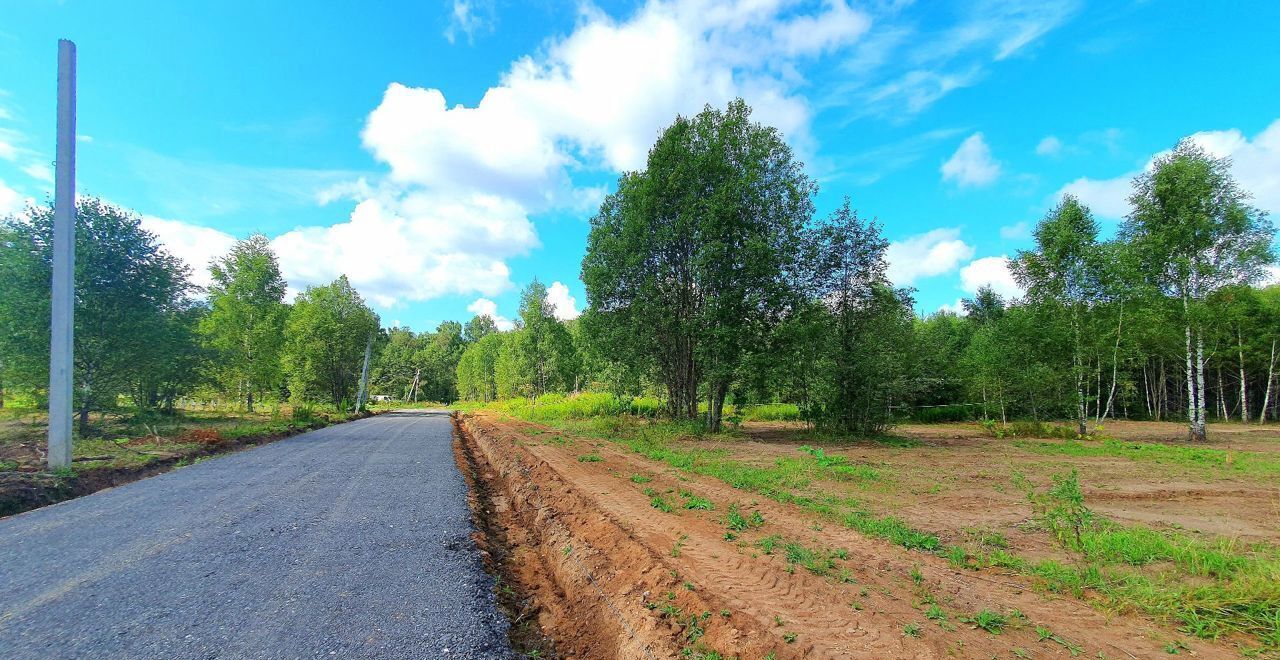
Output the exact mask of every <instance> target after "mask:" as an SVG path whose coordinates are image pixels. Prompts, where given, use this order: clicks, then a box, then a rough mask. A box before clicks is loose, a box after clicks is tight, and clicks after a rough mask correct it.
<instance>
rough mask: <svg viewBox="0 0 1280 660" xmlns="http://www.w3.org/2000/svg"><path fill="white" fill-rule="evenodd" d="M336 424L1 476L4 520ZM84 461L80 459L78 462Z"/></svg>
mask: <svg viewBox="0 0 1280 660" xmlns="http://www.w3.org/2000/svg"><path fill="white" fill-rule="evenodd" d="M372 414H377V413H364V414H361V415H360V416H358V417H352V418H351V419H349V420H343V421H353V420H355V419H363V418H364V417H368V416H370V415H372ZM335 423H342V422H330V421H317V422H313V423H311V424H307V425H304V426H293V427H290V428H289V429H288V430H285V431H281V432H279V433H269V434H260V435H249V436H244V437H240V438H236V439H235V440H220V439H218V436H217V434H216V433H212V434H209V435H210V436H211V440H209V441H203V440H202V441H201V442H200V443H199V444H198V445H197V446H194V447H192V448H190V449H185V450H183V451H180V452H166V453H165V455H164V456H163V457H158V458H155V459H154V460H151V461H149V462H148V463H147V464H145V465H138V466H127V467H115V466H101V467H85V468H79V469H77V470H76V471H75V473H74V474H71V475H59V474H54V473H50V472H29V471H7V472H0V518H3V517H5V516H11V515H15V514H19V513H22V512H24V511H30V510H32V509H38V508H40V507H43V506H48V505H50V504H57V503H58V502H62V501H65V500H69V499H73V498H76V497H82V496H84V495H89V494H91V493H96V492H98V491H100V490H103V489H104V488H114V487H116V486H122V485H124V484H127V483H129V482H132V481H137V480H139V479H145V478H147V477H153V476H155V475H157V474H162V473H164V472H168V471H169V470H172V469H174V468H175V467H179V466H181V465H186V464H187V463H190V462H191V461H193V460H198V459H201V458H206V457H209V456H216V455H218V454H226V453H229V452H234V451H240V450H242V449H247V448H250V447H257V446H259V445H264V444H267V443H270V442H275V441H276V440H283V439H285V438H289V437H292V436H295V435H298V434H300V433H306V432H308V431H314V430H316V429H320V428H324V427H326V426H331V425H333V424H335ZM195 433H200V432H199V431H196V432H195ZM82 460H83V459H77V462H79V461H82Z"/></svg>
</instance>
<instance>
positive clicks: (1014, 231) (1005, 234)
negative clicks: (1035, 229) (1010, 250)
mask: <svg viewBox="0 0 1280 660" xmlns="http://www.w3.org/2000/svg"><path fill="white" fill-rule="evenodd" d="M1000 238H1003V239H1004V240H1006V241H1022V240H1026V239H1028V238H1031V223H1029V222H1027V221H1026V220H1023V221H1022V222H1016V223H1014V224H1011V225H1005V226H1003V227H1001V228H1000Z"/></svg>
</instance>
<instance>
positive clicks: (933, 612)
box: [924, 603, 947, 621]
mask: <svg viewBox="0 0 1280 660" xmlns="http://www.w3.org/2000/svg"><path fill="white" fill-rule="evenodd" d="M924 618H926V619H928V620H930V621H946V620H947V613H946V612H944V611H943V610H942V608H941V607H939V606H938V604H937V603H934V604H932V605H930V606H929V609H927V610H925V611H924Z"/></svg>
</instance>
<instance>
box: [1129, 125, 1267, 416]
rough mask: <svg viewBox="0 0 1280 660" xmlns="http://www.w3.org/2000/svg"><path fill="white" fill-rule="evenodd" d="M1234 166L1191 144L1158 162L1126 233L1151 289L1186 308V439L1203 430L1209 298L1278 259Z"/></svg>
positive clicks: (1249, 280) (1252, 279)
mask: <svg viewBox="0 0 1280 660" xmlns="http://www.w3.org/2000/svg"><path fill="white" fill-rule="evenodd" d="M1230 168H1231V162H1230V160H1229V159H1226V158H1215V157H1213V156H1212V155H1211V154H1209V153H1208V152H1207V151H1205V150H1204V149H1202V148H1201V147H1199V146H1198V145H1197V144H1196V143H1195V142H1194V141H1192V140H1190V139H1186V140H1183V141H1181V142H1179V143H1178V145H1177V147H1175V148H1174V150H1173V151H1172V152H1170V153H1168V154H1166V155H1163V156H1161V157H1159V158H1157V159H1156V160H1155V162H1154V163H1153V164H1152V166H1151V167H1150V168H1149V169H1148V170H1147V171H1146V172H1144V173H1143V174H1141V175H1139V176H1138V178H1137V179H1136V180H1135V181H1134V192H1133V195H1132V196H1131V197H1130V198H1129V201H1130V204H1131V205H1132V207H1133V210H1132V212H1131V213H1130V214H1129V217H1128V219H1127V220H1126V221H1125V224H1124V227H1123V229H1122V234H1123V236H1124V237H1126V238H1127V239H1128V240H1130V241H1132V243H1133V244H1134V246H1135V248H1136V250H1137V251H1138V254H1139V255H1140V258H1141V260H1142V261H1141V263H1142V273H1143V275H1144V276H1145V278H1146V279H1147V281H1148V282H1150V283H1151V284H1152V285H1153V286H1155V287H1157V288H1158V289H1159V290H1161V291H1163V292H1164V293H1165V294H1166V295H1168V296H1170V297H1172V298H1174V299H1176V300H1178V301H1179V303H1180V304H1181V306H1182V317H1183V318H1182V323H1183V329H1184V336H1185V364H1186V384H1187V392H1188V406H1187V412H1188V436H1189V437H1190V439H1191V440H1200V441H1203V440H1205V439H1206V438H1207V433H1206V429H1205V408H1206V405H1205V399H1206V391H1205V382H1204V372H1205V350H1204V344H1205V327H1204V326H1205V322H1206V320H1205V301H1206V300H1207V299H1208V298H1209V296H1211V295H1213V293H1214V292H1216V291H1218V290H1219V289H1222V288H1223V287H1226V286H1229V285H1232V284H1253V283H1256V282H1258V281H1259V280H1260V279H1261V278H1262V277H1263V274H1264V269H1265V267H1266V266H1267V265H1269V264H1271V263H1273V262H1274V260H1275V257H1274V255H1273V253H1272V250H1271V241H1272V236H1273V235H1274V229H1273V227H1272V225H1271V223H1270V221H1268V220H1267V218H1266V215H1265V214H1263V213H1262V212H1261V211H1259V210H1257V209H1255V208H1253V207H1251V206H1249V205H1248V204H1247V202H1248V199H1249V196H1248V193H1246V192H1245V191H1244V190H1242V189H1241V188H1240V186H1239V185H1238V184H1237V183H1236V182H1235V180H1234V179H1233V178H1232V176H1231V171H1230Z"/></svg>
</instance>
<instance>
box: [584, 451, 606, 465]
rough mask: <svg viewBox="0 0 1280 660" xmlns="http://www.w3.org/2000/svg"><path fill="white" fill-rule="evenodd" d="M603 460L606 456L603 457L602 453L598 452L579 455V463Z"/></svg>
mask: <svg viewBox="0 0 1280 660" xmlns="http://www.w3.org/2000/svg"><path fill="white" fill-rule="evenodd" d="M603 460H604V458H602V457H601V456H600V454H596V453H591V454H583V455H581V456H579V457H578V462H579V463H599V462H600V461H603Z"/></svg>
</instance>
